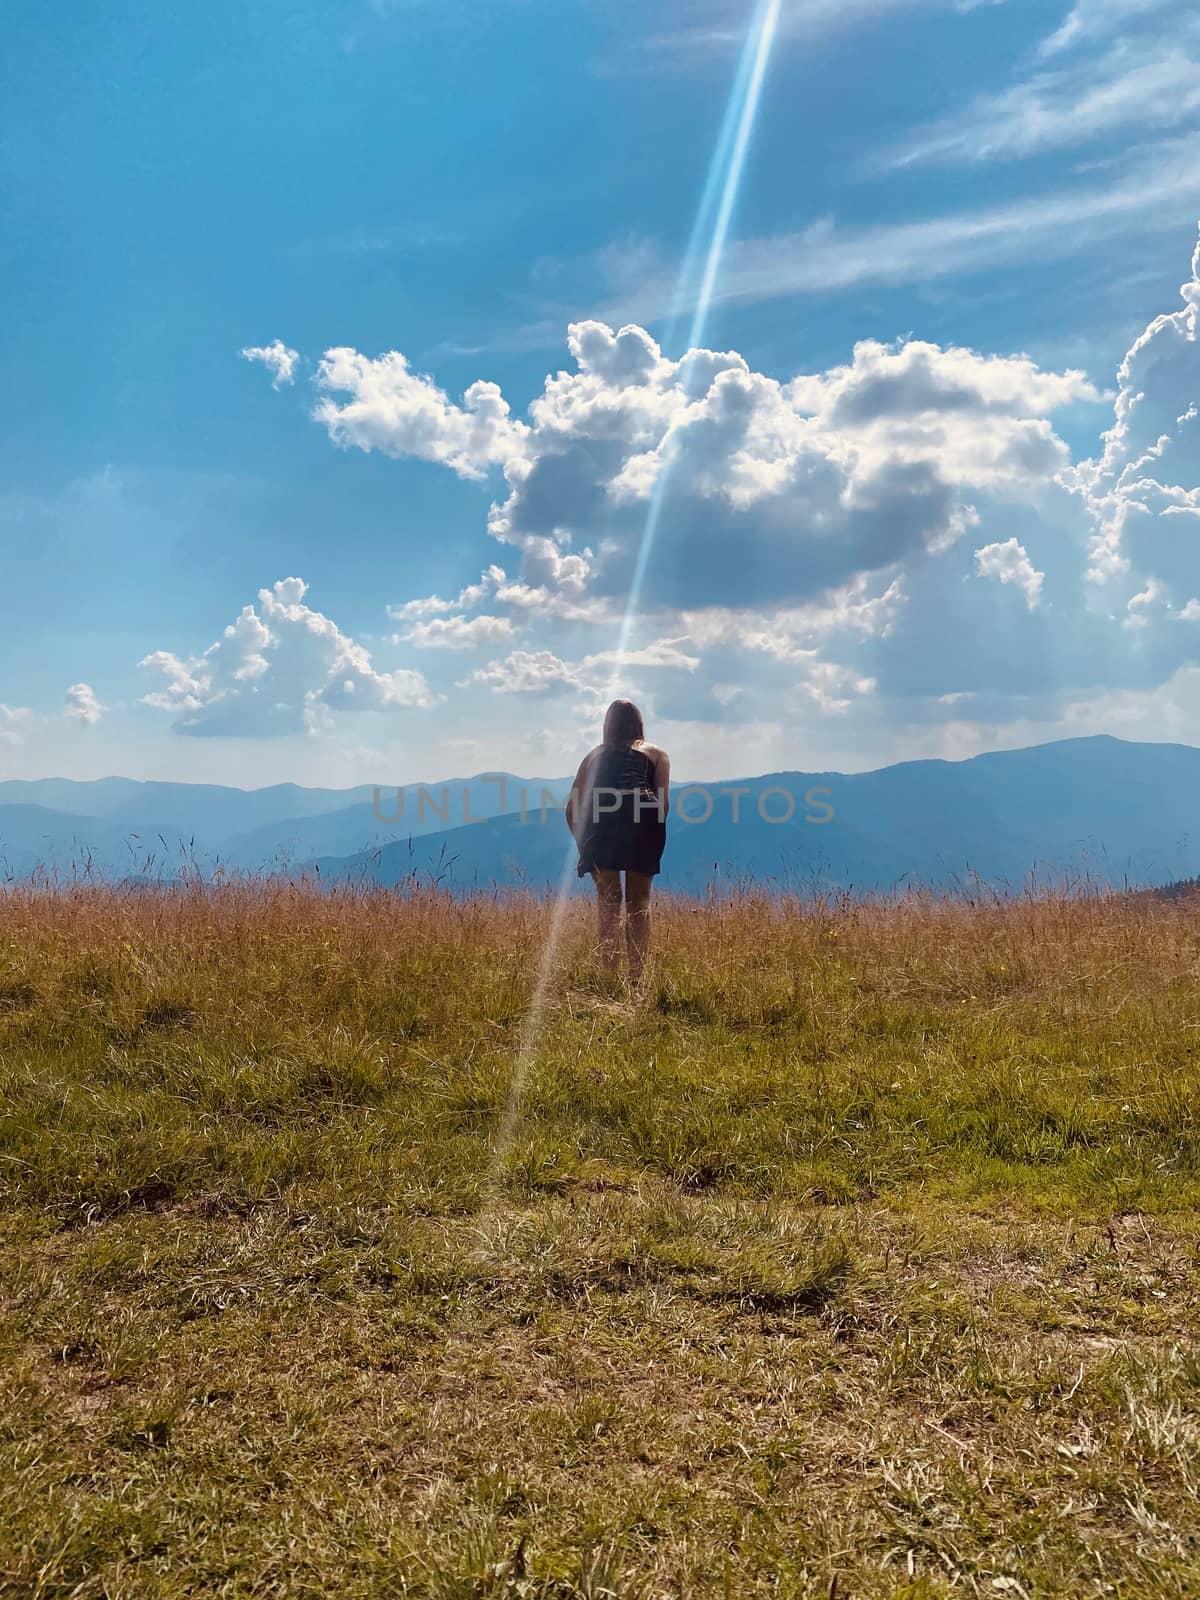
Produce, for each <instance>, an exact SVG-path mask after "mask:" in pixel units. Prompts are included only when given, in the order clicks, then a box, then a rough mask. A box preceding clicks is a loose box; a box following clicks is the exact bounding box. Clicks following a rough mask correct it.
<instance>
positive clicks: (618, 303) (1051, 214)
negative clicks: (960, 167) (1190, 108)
mask: <svg viewBox="0 0 1200 1600" xmlns="http://www.w3.org/2000/svg"><path fill="white" fill-rule="evenodd" d="M1106 180H1107V181H1105V182H1103V183H1098V182H1091V183H1075V184H1071V185H1069V186H1064V187H1062V188H1058V189H1053V190H1050V191H1049V192H1045V193H1041V194H1036V195H1031V196H1029V197H1026V198H1022V199H1018V200H1012V201H1006V202H1004V203H1003V204H1000V205H992V206H983V207H978V208H974V209H966V210H962V211H953V212H946V213H943V214H942V215H940V216H931V217H924V218H917V219H914V220H912V221H903V222H886V223H858V224H855V223H845V224H843V223H839V222H837V221H835V220H833V219H822V220H820V221H817V222H814V223H813V224H812V225H811V226H810V227H808V228H806V229H803V230H802V231H800V232H796V233H786V234H774V235H767V236H763V237H760V238H756V239H742V240H738V241H736V242H734V243H732V244H731V245H730V246H729V249H728V251H727V254H726V258H725V262H724V265H723V268H722V272H721V277H720V279H719V281H718V283H717V286H716V290H715V294H714V302H715V303H726V304H737V303H740V304H752V303H756V302H765V301H771V300H778V299H785V298H788V297H790V296H797V295H812V294H829V293H834V292H838V291H842V290H847V289H854V288H859V287H862V286H865V285H868V284H880V285H895V284H908V283H928V282H930V281H932V280H934V279H938V278H946V277H952V276H954V275H956V274H961V273H971V272H984V271H989V270H993V269H996V268H1001V267H1008V266H1013V265H1022V266H1024V265H1028V264H1029V263H1030V262H1034V261H1039V262H1044V261H1062V260H1067V259H1070V258H1071V257H1073V256H1075V255H1078V254H1081V253H1082V252H1084V251H1087V250H1089V249H1091V248H1092V247H1093V246H1095V245H1096V244H1097V243H1098V242H1100V241H1102V240H1104V239H1106V238H1111V237H1112V235H1113V233H1114V231H1116V230H1117V229H1122V230H1128V229H1129V228H1132V227H1136V228H1139V229H1141V230H1143V231H1144V232H1146V233H1147V234H1150V233H1160V232H1162V231H1164V230H1166V229H1170V228H1178V227H1180V226H1184V225H1187V224H1189V223H1190V222H1191V221H1192V220H1194V218H1195V215H1196V207H1197V205H1200V163H1198V162H1197V161H1196V152H1195V141H1194V139H1191V138H1185V137H1178V138H1168V139H1164V140H1161V141H1160V142H1159V143H1158V144H1156V145H1154V146H1151V147H1149V148H1147V149H1145V150H1142V151H1140V152H1138V154H1137V155H1136V157H1134V158H1132V159H1130V160H1128V161H1126V162H1124V163H1123V164H1122V165H1121V166H1119V167H1117V168H1115V169H1108V170H1107V171H1106ZM677 278H678V273H677V269H676V267H675V264H674V263H673V262H671V263H664V265H663V267H662V269H661V270H660V271H659V272H658V273H657V274H647V275H646V276H645V277H644V278H643V280H642V282H641V283H640V284H639V285H637V286H629V287H626V286H625V285H622V286H621V288H620V290H619V292H618V293H617V294H616V295H612V294H611V292H610V294H609V295H608V296H605V295H604V294H603V292H601V293H600V294H598V295H596V297H595V301H596V302H598V305H597V310H596V315H598V316H600V317H603V318H604V319H605V320H606V321H609V322H618V323H619V322H622V321H637V322H641V323H653V322H656V321H658V320H659V319H660V318H662V317H664V316H666V315H667V314H668V312H669V311H670V309H671V307H672V305H673V303H674V304H676V305H677V303H678V302H677V299H676V283H677ZM684 309H687V308H686V307H685V308H684Z"/></svg>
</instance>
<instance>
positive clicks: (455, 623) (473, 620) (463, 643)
mask: <svg viewBox="0 0 1200 1600" xmlns="http://www.w3.org/2000/svg"><path fill="white" fill-rule="evenodd" d="M515 632H516V629H515V627H514V625H513V622H512V619H511V618H510V617H492V616H488V615H487V614H486V613H483V614H481V615H479V616H475V617H461V616H453V617H431V618H430V619H429V620H428V621H426V622H415V623H414V624H413V626H412V627H411V628H410V629H409V630H408V632H407V633H406V634H404V635H403V638H404V639H405V640H406V641H407V642H408V643H409V644H415V645H418V646H420V647H421V648H423V649H427V650H429V649H436V650H474V649H475V648H477V646H479V645H481V644H499V643H500V642H501V640H503V639H511V638H512V636H513V634H514V633H515Z"/></svg>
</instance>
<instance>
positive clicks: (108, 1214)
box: [0, 888, 1200, 1600]
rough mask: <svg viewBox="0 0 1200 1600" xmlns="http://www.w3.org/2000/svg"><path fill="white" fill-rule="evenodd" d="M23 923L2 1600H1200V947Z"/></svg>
mask: <svg viewBox="0 0 1200 1600" xmlns="http://www.w3.org/2000/svg"><path fill="white" fill-rule="evenodd" d="M586 910H587V908H586V907H584V906H582V905H580V906H578V907H576V908H573V910H572V912H571V916H570V918H569V919H568V925H567V928H566V933H565V937H564V940H563V945H562V959H561V962H560V964H559V966H558V968H557V969H556V971H555V973H554V976H553V981H552V984H551V987H550V991H549V994H548V997H547V1004H546V1008H545V1012H544V1018H543V1021H544V1027H543V1028H542V1029H541V1030H540V1032H539V1034H538V1035H537V1037H536V1038H533V1037H530V1036H529V1035H528V1034H527V1033H526V1034H525V1035H524V1056H523V1059H524V1064H525V1068H526V1069H527V1070H525V1071H523V1073H522V1075H521V1079H520V1081H519V1082H517V1081H516V1080H515V1079H514V1068H515V1063H516V1062H517V1060H518V1058H519V1057H521V1056H522V1040H523V1027H524V1024H525V1020H526V1017H527V1014H528V1006H529V999H530V993H531V989H532V986H533V979H534V974H535V971H536V967H537V963H538V959H539V956H540V952H541V949H542V946H543V942H544V938H545V932H546V928H547V926H548V922H549V911H548V909H547V907H545V906H544V905H541V904H539V903H537V902H535V901H532V900H530V901H523V900H520V899H516V900H506V901H494V900H487V899H476V900H471V901H465V902H457V903H456V902H454V901H451V900H447V899H443V898H441V897H439V896H437V895H434V894H429V895H417V896H414V897H411V898H409V899H399V898H389V897H387V896H384V895H380V896H376V897H368V896H349V895H348V896H346V897H344V898H336V897H333V898H320V897H318V896H316V895H312V894H305V893H299V892H295V893H293V892H288V891H286V890H283V889H279V890H268V889H265V888H242V889H237V888H231V889H226V890H221V891H213V892H207V893H201V892H199V891H197V892H195V893H191V892H184V893H179V894H177V895H174V896H166V895H155V894H152V893H148V892H141V893H138V892H129V893H122V892H119V891H116V890H111V891H105V890H102V889H80V890H78V891H76V892H74V893H61V894H58V895H49V894H42V895H30V896H22V895H20V894H17V895H10V896H9V897H8V898H6V899H5V901H4V902H3V905H2V906H0V1084H2V1090H0V1185H2V1186H3V1205H2V1211H0V1342H2V1349H0V1387H2V1391H3V1401H2V1408H0V1594H3V1595H5V1596H6V1597H7V1596H13V1597H20V1600H25V1597H56V1600H65V1597H67V1596H71V1597H78V1600H98V1597H102V1596H103V1597H109V1600H118V1597H121V1600H125V1597H135V1596H136V1597H139V1600H140V1597H154V1600H177V1597H183V1596H192V1595H202V1596H210V1595H211V1596H217V1595H219V1596H229V1597H234V1596H238V1597H241V1596H272V1597H273V1596H287V1597H300V1596H303V1597H311V1600H318V1597H321V1600H325V1597H343V1596H344V1597H347V1600H358V1597H366V1596H372V1597H374V1596H396V1597H399V1596H405V1595H413V1596H421V1597H429V1600H451V1597H468V1596H496V1597H501V1596H507V1597H513V1600H516V1597H551V1596H554V1597H563V1600H568V1597H590V1600H599V1597H602V1596H619V1597H622V1600H626V1597H650V1596H697V1597H702V1596H704V1597H706V1596H744V1595H748V1596H758V1595H775V1596H795V1597H801V1596H812V1597H820V1600H829V1597H830V1596H836V1597H838V1600H851V1597H853V1600H866V1597H875V1596H892V1595H905V1596H913V1597H916V1596H934V1595H942V1594H964V1595H976V1594H978V1595H986V1596H1000V1597H1011V1600H1033V1597H1036V1596H1043V1595H1062V1596H1071V1597H1081V1596H1100V1595H1116V1596H1154V1597H1159V1596H1175V1595H1179V1596H1183V1595H1196V1594H1200V1544H1198V1538H1200V1512H1198V1509H1197V1485H1198V1480H1200V1450H1198V1444H1200V1343H1198V1342H1197V1328H1198V1301H1200V1274H1198V1271H1197V1268H1198V1258H1197V1224H1196V1217H1197V1212H1196V1206H1197V1201H1198V1199H1200V1066H1198V1062H1197V1029H1198V1028H1200V916H1198V915H1197V911H1196V909H1195V902H1187V901H1183V902H1179V903H1172V904H1159V903H1155V902H1153V901H1149V900H1146V901H1142V900H1136V899H1128V900H1120V899H1115V898H1114V899H1079V900H1075V901H1066V900H1056V899H1053V898H1047V899H1042V900H1030V901H1025V902H1021V903H1017V904H1011V905H1008V906H998V905H983V904H979V905H970V904H965V903H964V904H957V905H952V906H941V907H938V906H934V905H925V904H921V903H919V902H915V901H914V902H911V903H906V904H901V905H896V906H890V907H878V908H852V907H843V908H839V909H833V910H830V909H829V908H823V907H817V908H814V907H805V906H803V905H801V904H776V905H771V904H769V903H756V902H754V901H752V900H742V901H733V902H730V903H727V904H723V905H719V906H718V905H706V906H701V905H697V904H692V903H685V902H680V903H677V904H673V905H664V906H663V907H662V908H661V912H660V915H659V919H658V926H657V930H656V941H657V953H656V960H655V965H654V970H653V973H652V976H651V978H650V981H649V982H648V984H647V985H646V988H645V990H644V992H643V993H642V994H641V995H640V996H631V995H629V994H628V993H626V992H624V991H622V989H621V988H620V987H619V986H618V985H615V984H613V983H612V981H611V980H606V979H605V978H603V977H602V976H600V975H597V974H596V973H595V971H594V970H593V969H592V967H591V964H590V941H589V934H590V925H589V922H588V919H587V914H586Z"/></svg>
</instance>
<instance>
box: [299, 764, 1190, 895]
mask: <svg viewBox="0 0 1200 1600" xmlns="http://www.w3.org/2000/svg"><path fill="white" fill-rule="evenodd" d="M707 787H708V789H709V792H710V793H711V796H712V800H713V811H712V815H711V817H710V818H709V820H708V821H705V822H696V823H692V824H689V823H687V822H686V821H685V820H684V819H683V813H685V812H687V811H689V810H690V811H692V812H693V813H695V814H696V815H699V814H700V813H701V812H702V811H703V810H704V809H705V804H706V802H705V801H704V799H703V797H701V796H693V797H692V798H691V800H685V799H684V797H683V795H682V789H680V791H678V792H677V795H676V799H677V802H682V804H679V803H677V805H676V807H675V811H674V814H673V817H672V821H671V824H670V827H669V842H668V846H667V853H666V856H665V858H664V862H663V876H662V880H661V883H662V886H663V887H664V888H673V889H678V890H683V891H687V892H690V893H695V892H698V891H702V890H704V889H706V888H708V887H710V886H712V885H714V884H722V883H724V884H729V883H736V882H739V881H743V880H747V879H751V880H755V881H760V882H770V883H772V884H775V885H787V886H795V887H804V886H816V885H820V886H824V887H830V888H854V889H858V890H861V891H863V892H876V891H886V890H891V889H894V888H897V887H902V886H904V885H906V884H922V885H928V886H930V887H936V888H946V887H949V886H951V885H954V884H956V883H961V882H964V881H967V880H970V879H971V878H972V877H979V878H982V879H983V880H985V881H987V882H990V883H1007V884H1009V885H1011V886H1020V885H1022V884H1024V883H1025V882H1027V881H1028V880H1029V877H1030V874H1031V873H1036V874H1037V875H1039V876H1040V877H1041V878H1042V879H1043V880H1045V879H1054V878H1059V877H1061V876H1062V875H1064V874H1072V875H1075V876H1079V875H1086V876H1088V877H1090V878H1091V879H1093V880H1095V881H1098V882H1104V883H1110V884H1114V885H1121V884H1124V883H1126V882H1128V883H1130V884H1149V883H1163V882H1169V881H1171V880H1173V879H1177V878H1182V877H1187V876H1190V875H1192V874H1194V873H1196V872H1197V871H1198V870H1200V750H1197V749H1194V748H1192V747H1191V746H1187V745H1158V744H1138V743H1128V742H1125V741H1122V740H1119V739H1112V738H1108V737H1104V736H1101V737H1096V738H1090V739H1071V740H1064V741H1062V742H1060V743H1055V744H1048V745H1040V746H1036V747H1034V748H1032V749H1026V750H1010V751H999V752H995V753H991V754H988V755H981V756H976V757H974V758H972V759H971V760H968V761H961V762H951V761H913V762H905V763H903V764H902V765H899V766H894V767H884V768H881V769H879V770H878V771H875V772H867V773H857V774H853V775H843V774H839V773H828V772H826V773H801V772H781V773H772V774H769V775H766V776H763V777H759V778H750V779H743V780H739V781H736V782H735V781H724V782H717V783H713V784H712V785H709V786H707ZM735 787H739V788H744V789H745V790H746V791H747V792H746V793H744V794H743V795H742V796H741V797H740V800H739V807H740V818H739V821H738V822H737V823H736V824H735V823H734V821H733V817H732V808H733V799H732V796H731V795H730V794H729V793H728V791H730V790H731V789H733V788H735ZM767 790H777V791H781V792H780V793H776V794H774V795H771V796H767V797H766V798H765V800H764V807H765V810H766V813H767V815H768V816H782V815H784V814H785V813H786V810H787V806H788V798H787V797H788V796H791V797H792V800H793V801H794V806H795V812H794V816H793V817H792V818H791V820H789V821H783V822H778V823H773V822H770V821H768V820H765V818H764V816H763V814H762V813H761V812H760V808H759V800H760V799H763V797H764V796H765V795H766V791H767ZM805 796H810V797H811V803H810V804H806V800H805ZM828 806H831V807H832V808H833V817H832V820H827V821H817V820H814V821H806V820H805V818H806V816H810V817H813V818H814V819H817V818H823V817H826V816H827V811H826V807H828ZM569 846H570V839H569V836H568V834H567V832H566V827H565V824H564V823H563V820H562V818H561V817H559V816H556V815H553V814H551V815H549V816H548V817H547V818H546V821H545V822H544V823H543V822H542V821H541V820H540V818H539V815H538V812H537V811H536V810H531V812H530V814H529V816H528V817H527V819H526V820H524V821H522V819H521V818H520V817H519V816H513V815H507V816H501V817H498V818H496V819H494V820H493V821H491V822H488V823H485V824H481V825H478V826H473V827H466V828H463V827H460V828H456V829H450V830H447V831H446V832H444V833H430V834H427V835H425V836H424V837H422V838H419V839H413V840H411V841H409V840H408V839H407V838H405V839H398V840H396V841H395V842H393V843H391V844H389V845H386V846H384V847H383V848H382V849H376V850H373V851H365V852H360V853H358V854H357V855H355V856H352V857H349V858H342V859H336V858H324V859H318V861H317V862H315V863H314V866H315V868H316V869H317V870H318V871H319V872H320V874H321V875H322V877H324V878H325V879H326V880H329V879H330V878H333V879H336V880H345V879H351V880H355V879H357V880H366V881H371V882H377V883H382V884H395V883H400V882H403V881H404V880H405V879H406V878H409V877H411V876H413V875H414V874H415V875H417V876H426V877H434V876H436V877H438V879H439V881H442V882H445V883H447V884H449V885H452V886H454V887H457V888H467V887H470V886H472V885H479V886H486V885H489V884H493V883H495V884H500V885H510V884H518V883H528V884H530V885H532V886H537V887H541V886H544V885H545V884H547V883H552V882H557V881H559V879H560V877H561V874H562V871H563V866H564V861H565V860H566V858H567V856H568V853H569Z"/></svg>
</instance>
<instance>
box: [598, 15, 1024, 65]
mask: <svg viewBox="0 0 1200 1600" xmlns="http://www.w3.org/2000/svg"><path fill="white" fill-rule="evenodd" d="M994 3H997V0H785V3H784V6H783V9H782V11H781V14H780V18H779V28H778V36H779V38H780V39H799V40H809V41H811V40H813V39H816V38H819V37H821V36H822V35H828V34H832V33H839V32H842V33H844V32H847V31H848V30H850V29H853V28H856V27H863V26H865V25H867V24H871V23H882V22H886V21H887V20H888V19H889V18H891V17H897V16H902V15H903V14H904V13H905V12H913V11H929V10H933V11H948V12H958V13H962V12H967V11H974V10H975V9H976V8H977V7H978V6H980V5H988V4H994ZM1000 3H1002V0H1000ZM638 13H639V14H638V21H639V23H642V22H643V18H644V7H640V6H639V8H638ZM746 16H747V6H746V4H745V3H744V0H700V3H697V0H668V3H667V4H665V5H660V6H659V7H658V9H657V14H655V15H654V16H653V20H652V21H651V23H650V25H649V28H648V30H647V31H642V32H639V31H637V30H634V29H629V30H627V32H626V37H625V40H624V42H623V44H622V47H621V50H620V52H619V54H617V55H615V56H613V57H610V58H606V59H605V61H604V62H603V63H601V65H600V69H599V70H601V71H602V72H606V73H608V72H621V71H626V72H628V71H635V72H636V71H638V70H639V69H640V70H642V71H661V70H662V68H663V66H664V65H668V66H674V67H676V68H686V67H696V66H703V65H704V64H705V63H707V62H709V61H711V60H713V59H714V58H716V59H720V58H722V57H724V56H728V55H730V54H732V53H733V52H735V51H737V50H740V49H741V47H742V45H743V44H744V42H745V38H746Z"/></svg>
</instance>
